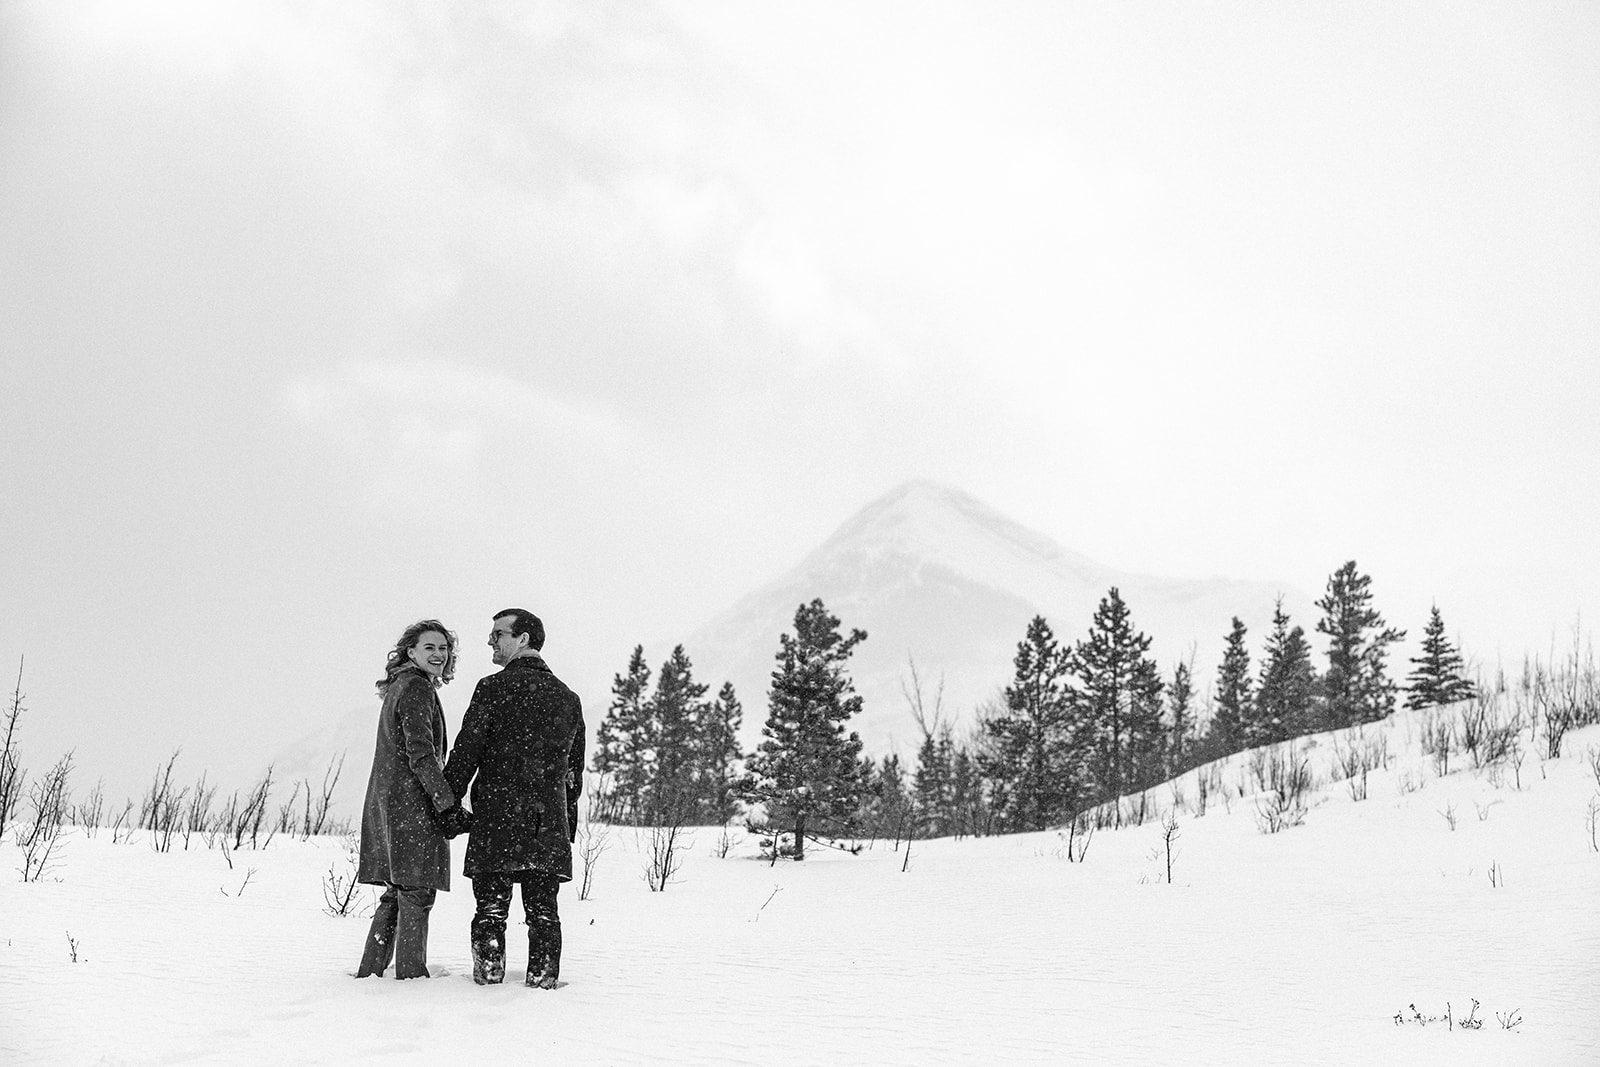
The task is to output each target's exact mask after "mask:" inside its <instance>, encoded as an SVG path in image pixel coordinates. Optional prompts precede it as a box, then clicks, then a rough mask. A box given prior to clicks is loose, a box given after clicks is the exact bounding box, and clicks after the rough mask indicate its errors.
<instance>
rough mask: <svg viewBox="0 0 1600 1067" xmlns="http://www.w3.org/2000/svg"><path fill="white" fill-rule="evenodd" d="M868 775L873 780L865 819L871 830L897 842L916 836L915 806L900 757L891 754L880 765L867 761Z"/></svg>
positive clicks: (866, 773) (869, 789) (866, 771)
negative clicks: (875, 765) (914, 825)
mask: <svg viewBox="0 0 1600 1067" xmlns="http://www.w3.org/2000/svg"><path fill="white" fill-rule="evenodd" d="M865 775H866V778H867V780H868V781H869V782H870V786H869V788H868V793H869V801H868V804H867V812H866V815H867V819H866V822H867V825H868V826H869V827H870V828H871V830H872V832H873V833H875V834H876V835H877V836H879V837H892V838H894V839H895V840H897V841H898V840H900V839H902V838H909V837H912V836H914V828H913V826H912V817H913V814H914V810H915V807H914V802H913V800H912V798H911V792H910V790H909V789H907V787H906V772H905V768H903V767H902V766H901V765H900V757H899V756H898V755H895V754H893V753H890V754H889V755H888V756H885V757H884V759H883V762H882V763H881V764H879V765H878V766H877V767H873V766H872V761H871V760H867V761H866V769H865Z"/></svg>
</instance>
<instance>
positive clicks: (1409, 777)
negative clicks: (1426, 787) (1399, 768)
mask: <svg viewBox="0 0 1600 1067" xmlns="http://www.w3.org/2000/svg"><path fill="white" fill-rule="evenodd" d="M1422 783H1423V778H1422V775H1420V774H1413V773H1412V772H1410V771H1407V772H1405V773H1404V774H1401V775H1397V776H1396V777H1395V780H1394V785H1395V788H1396V789H1398V790H1400V795H1401V796H1403V797H1404V796H1410V795H1411V794H1412V793H1415V792H1416V791H1417V790H1419V789H1421V788H1422Z"/></svg>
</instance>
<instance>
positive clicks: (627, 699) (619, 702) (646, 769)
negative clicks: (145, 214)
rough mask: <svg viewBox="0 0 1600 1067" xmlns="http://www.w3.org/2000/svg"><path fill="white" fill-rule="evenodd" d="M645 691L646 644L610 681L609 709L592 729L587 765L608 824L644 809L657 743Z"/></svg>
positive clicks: (636, 649) (647, 676) (647, 684)
mask: <svg viewBox="0 0 1600 1067" xmlns="http://www.w3.org/2000/svg"><path fill="white" fill-rule="evenodd" d="M649 691H650V668H649V667H648V666H647V665H646V664H645V661H644V646H643V645H635V646H634V648H633V655H632V656H631V657H629V659H628V669H627V671H626V672H625V673H623V674H618V675H615V676H614V677H613V679H612V682H611V706H610V707H609V708H607V709H606V713H605V716H604V717H603V718H602V719H601V720H600V725H599V727H597V729H596V731H595V746H594V757H593V760H592V762H591V766H592V767H593V768H594V772H595V773H596V774H597V775H599V776H600V778H601V786H600V789H599V791H598V792H599V794H600V797H601V807H602V811H603V817H604V818H605V819H607V820H610V821H632V820H633V819H635V818H637V817H638V815H639V813H640V812H641V811H642V809H643V807H644V802H645V795H646V792H647V790H648V788H649V783H650V778H651V767H650V763H651V760H652V758H653V747H654V744H655V739H654V737H653V736H652V732H653V731H652V728H651V727H652V724H651V714H650V707H649Z"/></svg>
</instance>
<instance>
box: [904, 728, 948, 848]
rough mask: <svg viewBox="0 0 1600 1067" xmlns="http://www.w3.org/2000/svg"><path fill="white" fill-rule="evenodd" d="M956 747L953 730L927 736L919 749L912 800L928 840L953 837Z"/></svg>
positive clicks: (913, 779) (944, 730)
mask: <svg viewBox="0 0 1600 1067" xmlns="http://www.w3.org/2000/svg"><path fill="white" fill-rule="evenodd" d="M953 747H954V745H953V743H952V741H951V738H950V728H949V727H948V726H943V727H941V728H940V729H939V731H938V732H937V733H927V734H925V735H924V736H923V738H922V747H920V748H919V749H917V770H916V774H915V775H914V776H913V778H912V797H913V799H914V800H915V802H916V807H917V812H918V816H919V818H920V820H921V824H922V827H921V828H922V830H923V831H924V832H925V833H926V834H927V835H928V836H929V837H944V836H945V835H947V834H950V833H952V832H953V831H952V829H951V826H952V825H953V823H954V812H953V810H952V802H953V795H952V787H953V784H954V783H953V782H952V781H951V767H950V760H951V756H952V749H953Z"/></svg>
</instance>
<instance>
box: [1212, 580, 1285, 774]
mask: <svg viewBox="0 0 1600 1067" xmlns="http://www.w3.org/2000/svg"><path fill="white" fill-rule="evenodd" d="M1279 605H1280V607H1281V606H1282V601H1281V600H1280V601H1279ZM1247 633H1248V631H1247V630H1246V629H1245V625H1244V623H1242V622H1240V621H1239V617H1238V616H1237V615H1235V616H1234V617H1233V629H1232V630H1230V631H1229V632H1228V637H1227V640H1226V642H1225V643H1224V644H1223V648H1222V665H1221V666H1219V667H1218V668H1217V681H1216V698H1215V704H1216V712H1215V714H1213V715H1212V717H1211V725H1210V727H1209V728H1208V730H1207V733H1206V755H1207V756H1208V757H1209V758H1211V759H1219V758H1221V757H1223V756H1226V755H1229V754H1230V753H1234V752H1238V751H1239V750H1241V749H1243V748H1244V747H1245V724H1246V723H1247V722H1249V721H1251V720H1252V719H1253V718H1254V715H1255V706H1254V702H1255V695H1254V694H1253V693H1252V692H1251V680H1250V650H1249V649H1248V648H1246V647H1245V637H1246V635H1247Z"/></svg>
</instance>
